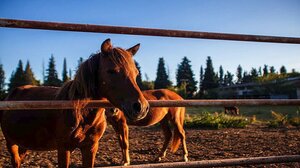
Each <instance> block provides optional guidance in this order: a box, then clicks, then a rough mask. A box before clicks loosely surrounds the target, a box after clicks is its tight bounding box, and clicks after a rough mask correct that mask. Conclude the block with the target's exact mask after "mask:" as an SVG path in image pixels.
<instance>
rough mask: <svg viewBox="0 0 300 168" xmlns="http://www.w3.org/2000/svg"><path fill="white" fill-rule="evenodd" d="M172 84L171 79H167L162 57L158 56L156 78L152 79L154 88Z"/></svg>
mask: <svg viewBox="0 0 300 168" xmlns="http://www.w3.org/2000/svg"><path fill="white" fill-rule="evenodd" d="M171 85H172V83H171V81H170V80H169V75H168V74H167V71H166V68H165V61H164V58H162V57H161V58H159V60H158V66H157V71H156V79H155V81H154V88H155V89H164V88H168V87H170V86H171Z"/></svg>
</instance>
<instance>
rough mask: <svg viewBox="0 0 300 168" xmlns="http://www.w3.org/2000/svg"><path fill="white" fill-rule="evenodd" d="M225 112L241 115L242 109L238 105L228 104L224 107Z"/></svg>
mask: <svg viewBox="0 0 300 168" xmlns="http://www.w3.org/2000/svg"><path fill="white" fill-rule="evenodd" d="M224 113H225V114H228V115H235V116H238V115H240V109H239V108H238V107H237V106H226V107H224Z"/></svg>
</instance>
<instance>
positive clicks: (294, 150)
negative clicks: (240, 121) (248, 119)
mask: <svg viewBox="0 0 300 168" xmlns="http://www.w3.org/2000/svg"><path fill="white" fill-rule="evenodd" d="M186 136H187V146H188V150H189V159H190V160H191V161H194V160H204V159H223V158H238V157H256V156H272V155H292V154H300V129H299V128H280V129H270V128H266V127H262V126H250V127H248V128H245V129H220V130H203V129H186ZM162 144H163V135H162V133H161V131H160V129H159V127H151V128H141V127H130V156H131V163H132V164H142V163H153V162H154V159H155V156H157V155H158V152H159V148H160V147H161V146H162ZM0 145H1V146H0V167H11V166H10V156H9V154H8V152H7V150H6V147H5V139H4V137H3V134H2V132H0ZM181 154H182V150H181V148H180V149H179V151H177V152H176V154H171V153H168V154H167V157H166V158H165V159H164V160H163V162H176V161H181V159H182V157H181ZM56 157H57V154H56V151H51V152H36V151H30V153H29V155H27V156H26V158H25V161H24V163H23V164H22V167H57V158H56ZM96 157H97V158H96V163H95V164H96V166H109V165H119V164H120V163H121V152H120V148H119V144H118V141H117V138H116V136H115V133H114V131H113V129H112V128H111V127H110V126H109V127H108V129H107V130H106V132H105V134H104V136H103V137H102V139H101V142H100V147H99V150H98V153H97V156H96ZM71 160H72V164H71V167H80V165H81V161H80V160H81V154H80V153H79V151H78V150H76V151H74V152H73V153H72V155H71ZM249 167H251V166H249ZM252 167H254V166H252ZM255 167H280V168H281V167H295V168H296V167H300V161H299V162H298V163H289V164H274V165H256V166H255Z"/></svg>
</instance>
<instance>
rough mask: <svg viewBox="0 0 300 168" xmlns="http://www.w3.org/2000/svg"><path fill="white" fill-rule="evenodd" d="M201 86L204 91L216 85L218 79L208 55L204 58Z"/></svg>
mask: <svg viewBox="0 0 300 168" xmlns="http://www.w3.org/2000/svg"><path fill="white" fill-rule="evenodd" d="M202 86H203V90H204V91H207V90H209V89H214V88H217V87H218V79H217V76H216V74H215V72H214V67H213V64H212V60H211V58H210V56H208V57H207V60H206V68H205V71H204V79H203V84H202Z"/></svg>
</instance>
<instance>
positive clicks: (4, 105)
mask: <svg viewBox="0 0 300 168" xmlns="http://www.w3.org/2000/svg"><path fill="white" fill-rule="evenodd" d="M78 103H82V104H86V105H85V107H86V108H99V107H113V106H112V105H111V104H110V103H109V102H108V101H103V100H91V101H0V110H23V109H72V108H74V107H75V106H76V105H77V104H78ZM149 104H150V106H151V107H197V106H234V105H236V106H262V105H272V106H300V99H275V100H272V99H225V100H224V99H217V100H149Z"/></svg>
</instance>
